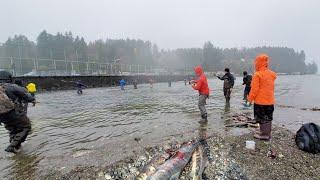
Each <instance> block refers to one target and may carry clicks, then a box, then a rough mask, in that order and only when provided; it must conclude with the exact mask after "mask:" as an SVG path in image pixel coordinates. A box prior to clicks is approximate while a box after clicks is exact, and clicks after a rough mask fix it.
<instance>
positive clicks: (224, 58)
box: [0, 30, 318, 74]
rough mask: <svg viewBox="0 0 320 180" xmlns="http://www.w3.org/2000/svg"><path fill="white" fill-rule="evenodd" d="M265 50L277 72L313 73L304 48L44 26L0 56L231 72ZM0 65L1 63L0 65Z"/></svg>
mask: <svg viewBox="0 0 320 180" xmlns="http://www.w3.org/2000/svg"><path fill="white" fill-rule="evenodd" d="M260 53H266V54H268V55H269V56H270V58H271V68H272V69H273V70H274V71H276V72H279V73H296V72H299V73H302V74H314V73H316V72H317V70H318V67H317V64H316V63H314V62H312V63H306V54H305V52H304V51H295V50H294V49H293V48H288V47H255V48H241V49H238V48H220V47H217V46H215V45H214V42H210V41H208V42H205V43H204V45H203V47H202V48H183V49H174V50H164V49H159V47H158V46H157V45H156V44H153V43H151V42H150V41H144V40H140V39H137V40H136V39H116V40H115V39H106V40H96V41H93V42H86V40H85V39H84V38H83V37H78V36H74V35H73V34H72V32H66V33H57V34H56V35H53V34H49V33H47V32H46V31H45V30H44V31H42V32H41V33H40V34H39V35H38V37H37V42H32V41H30V40H28V38H27V37H26V36H23V35H15V36H14V37H13V38H8V40H7V41H6V42H4V43H3V44H2V45H1V46H0V57H2V58H7V57H14V58H22V59H33V58H39V59H57V60H60V59H61V60H62V59H68V60H72V61H80V62H99V63H111V62H113V61H114V60H120V62H121V63H123V64H140V65H159V66H160V65H163V66H169V67H170V68H171V69H172V70H175V69H185V68H188V69H191V68H193V67H194V66H196V65H199V64H200V65H202V66H203V67H204V69H205V70H206V71H223V69H224V68H225V67H229V68H231V70H232V71H233V72H235V73H241V72H242V71H244V70H247V71H250V72H252V71H253V66H252V64H253V60H254V58H255V57H256V56H257V55H258V54H260ZM0 65H1V59H0ZM0 68H1V67H0Z"/></svg>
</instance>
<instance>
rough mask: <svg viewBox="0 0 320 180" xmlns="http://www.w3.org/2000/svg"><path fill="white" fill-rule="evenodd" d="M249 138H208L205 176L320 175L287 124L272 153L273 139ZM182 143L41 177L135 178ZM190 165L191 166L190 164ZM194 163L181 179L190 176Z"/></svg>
mask: <svg viewBox="0 0 320 180" xmlns="http://www.w3.org/2000/svg"><path fill="white" fill-rule="evenodd" d="M246 140H254V139H253V137H252V133H249V134H244V135H241V136H232V135H219V134H216V135H214V136H211V137H210V138H208V139H207V145H208V146H207V147H208V149H209V153H208V156H209V157H208V159H209V163H208V165H207V168H206V169H205V171H204V173H203V179H317V178H319V177H320V164H319V162H320V155H314V154H310V153H306V152H303V151H301V150H299V149H298V148H297V147H296V145H295V142H294V134H293V133H292V132H290V131H288V130H286V129H284V128H279V127H274V128H273V139H272V142H271V143H272V144H271V147H272V150H273V151H274V152H275V156H274V157H268V156H267V152H268V149H269V145H270V144H269V142H265V141H258V140H254V141H255V142H256V148H255V150H248V149H246V148H245V142H246ZM177 144H178V143H177V142H175V143H172V144H166V145H163V146H156V147H146V148H145V151H144V152H143V153H140V154H137V155H136V156H134V157H127V158H126V159H124V160H122V161H119V162H117V163H115V164H112V165H109V166H107V167H78V168H76V169H73V170H72V171H71V172H68V173H66V174H59V173H52V174H46V175H45V176H42V177H39V179H99V180H100V179H101V180H104V179H133V178H134V177H135V176H136V175H137V174H138V173H139V170H140V169H141V168H142V167H143V166H144V165H145V164H146V163H148V161H150V159H152V157H153V156H154V155H156V154H159V153H162V152H164V151H166V149H168V148H173V147H177V146H178V145H177ZM188 166H189V167H188ZM189 170H190V164H189V165H187V166H186V167H185V169H184V170H183V172H182V173H181V175H180V177H179V179H181V180H188V179H190V177H189V176H188V171H189Z"/></svg>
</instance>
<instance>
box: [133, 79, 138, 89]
mask: <svg viewBox="0 0 320 180" xmlns="http://www.w3.org/2000/svg"><path fill="white" fill-rule="evenodd" d="M133 88H134V89H138V81H137V80H136V79H135V80H134V81H133Z"/></svg>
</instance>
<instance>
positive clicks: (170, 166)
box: [150, 142, 200, 180]
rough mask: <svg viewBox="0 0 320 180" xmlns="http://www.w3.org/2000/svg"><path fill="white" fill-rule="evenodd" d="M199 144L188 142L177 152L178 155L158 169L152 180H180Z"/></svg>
mask: <svg viewBox="0 0 320 180" xmlns="http://www.w3.org/2000/svg"><path fill="white" fill-rule="evenodd" d="M199 144H200V143H199V142H196V143H195V142H188V143H186V144H184V145H182V147H181V148H180V149H179V150H178V151H177V153H176V154H175V155H174V156H172V157H171V158H170V159H169V160H167V161H166V162H165V163H164V164H162V165H161V166H159V167H158V168H157V171H156V172H155V173H154V174H153V175H152V176H151V178H150V180H168V179H170V180H174V179H178V178H179V175H180V173H181V171H182V170H183V169H184V167H185V166H186V165H187V163H188V162H189V160H190V158H191V156H192V154H193V152H194V150H195V149H196V148H197V147H198V146H199Z"/></svg>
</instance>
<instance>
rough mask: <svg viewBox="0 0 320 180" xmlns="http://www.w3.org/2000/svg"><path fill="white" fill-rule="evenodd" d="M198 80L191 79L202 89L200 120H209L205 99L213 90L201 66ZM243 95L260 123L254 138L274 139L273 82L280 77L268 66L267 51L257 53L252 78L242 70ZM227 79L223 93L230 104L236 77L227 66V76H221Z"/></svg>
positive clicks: (193, 85)
mask: <svg viewBox="0 0 320 180" xmlns="http://www.w3.org/2000/svg"><path fill="white" fill-rule="evenodd" d="M194 71H195V74H196V75H197V77H198V78H197V80H192V81H191V83H192V88H193V89H195V90H197V91H198V92H199V100H198V107H199V110H200V113H201V121H200V122H207V121H208V120H207V117H208V114H207V110H206V107H205V105H206V100H207V99H208V98H209V95H210V90H209V86H208V81H207V78H206V75H205V74H204V72H203V70H202V68H201V66H197V67H196V68H195V69H194ZM243 75H244V77H243V85H245V88H244V97H243V99H244V100H245V101H246V105H247V102H249V103H250V105H251V104H252V103H253V104H254V105H253V113H254V119H255V121H256V122H257V123H259V127H260V130H259V131H258V132H256V133H255V135H254V137H255V138H257V139H261V140H270V139H271V127H272V120H273V112H274V103H275V97H274V86H275V85H274V83H275V80H276V78H277V75H276V73H275V72H273V71H271V70H270V69H269V56H268V55H266V54H261V55H258V56H257V57H256V59H255V73H254V75H253V77H252V76H251V75H249V74H248V73H247V72H246V71H244V72H243ZM217 77H218V78H219V79H220V80H223V81H224V86H223V93H224V96H225V98H226V103H229V101H230V98H231V92H232V88H233V86H234V81H235V78H234V76H233V75H232V74H231V73H230V69H229V68H226V69H225V75H224V76H222V77H220V76H217Z"/></svg>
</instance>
